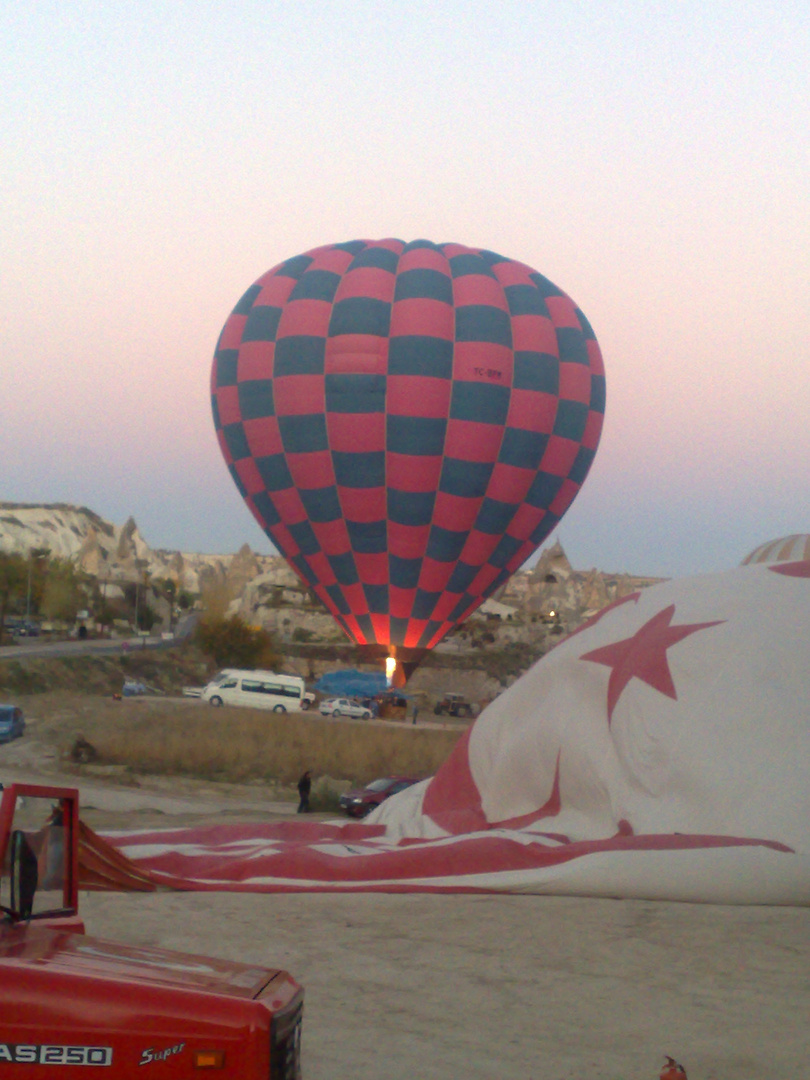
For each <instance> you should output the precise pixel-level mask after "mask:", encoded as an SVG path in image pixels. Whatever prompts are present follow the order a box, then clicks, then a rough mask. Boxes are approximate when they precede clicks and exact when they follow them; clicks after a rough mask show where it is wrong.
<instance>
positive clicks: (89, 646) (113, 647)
mask: <svg viewBox="0 0 810 1080" xmlns="http://www.w3.org/2000/svg"><path fill="white" fill-rule="evenodd" d="M172 644H174V642H173V641H171V640H170V641H164V640H163V638H159V637H146V638H140V637H131V638H87V639H85V640H84V641H44V640H42V639H41V638H23V639H22V640H20V641H19V643H18V644H16V645H3V646H2V647H0V660H6V659H9V660H21V659H22V658H23V657H55V656H94V655H95V656H98V655H102V654H105V653H112V654H113V655H115V656H118V655H120V654H121V653H122V652H127V651H134V650H135V649H159V648H167V647H168V646H170V645H172Z"/></svg>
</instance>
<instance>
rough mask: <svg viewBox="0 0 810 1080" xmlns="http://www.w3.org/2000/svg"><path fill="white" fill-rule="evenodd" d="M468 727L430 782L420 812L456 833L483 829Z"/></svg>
mask: <svg viewBox="0 0 810 1080" xmlns="http://www.w3.org/2000/svg"><path fill="white" fill-rule="evenodd" d="M471 734H472V728H469V729H468V730H467V731H465V732H464V734H463V735H462V736H461V738H460V739H459V741H458V742H457V743H456V745H455V746H454V747H453V749H452V751H451V752H450V756H449V757H448V758H447V760H446V761H445V763H444V764H443V765H442V766H441V768H440V769H439V771H438V772H437V773H436V775H435V776H434V777H433V779H432V780H431V781H430V783H429V784H428V786H427V790H426V791H425V795H424V798H423V800H422V813H423V814H425V815H426V816H427V817H429V818H430V819H431V821H433V822H435V824H436V825H438V826H439V828H441V829H446V830H447V832H449V833H453V834H456V835H457V834H458V833H462V832H472V831H475V830H478V829H485V828H486V827H487V821H486V818H485V816H484V810H483V806H482V803H481V793H480V792H479V790H478V787H477V785H476V783H475V781H474V780H473V776H472V772H471V771H470V736H471Z"/></svg>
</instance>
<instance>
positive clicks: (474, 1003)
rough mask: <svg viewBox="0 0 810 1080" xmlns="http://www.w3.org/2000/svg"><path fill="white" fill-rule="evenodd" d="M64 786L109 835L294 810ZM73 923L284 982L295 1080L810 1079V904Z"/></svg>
mask: <svg viewBox="0 0 810 1080" xmlns="http://www.w3.org/2000/svg"><path fill="white" fill-rule="evenodd" d="M21 742H22V740H21V741H20V742H19V743H18V744H17V745H18V746H20V744H21ZM15 757H17V754H15V753H13V752H12V748H11V747H3V748H0V780H3V781H5V782H9V781H11V780H14V779H19V780H22V779H30V780H33V779H35V778H36V777H37V775H41V776H42V778H43V779H47V780H50V781H51V782H53V781H54V780H55V778H56V766H55V764H52V765H51V766H50V767H43V768H41V769H40V770H33V769H32V763H31V762H30V760H29V761H28V762H26V761H25V760H24V759H20V758H18V759H17V760H13V759H14V758H15ZM64 779H65V782H67V783H70V784H71V785H73V786H76V785H77V786H79V788H80V792H81V799H82V802H83V804H84V805H85V807H86V810H85V811H84V812H83V815H82V816H83V817H84V818H85V820H87V822H88V823H89V824H91V825H92V826H93V827H94V828H97V829H102V830H103V829H104V828H121V827H138V826H141V825H154V824H166V825H176V824H180V823H192V822H203V821H212V820H222V819H223V816H224V815H227V820H239V819H244V820H268V819H269V818H275V819H277V818H278V817H280V816H286V815H287V814H289V813H290V812H291V810H292V809H294V807H293V806H291V804H290V803H288V802H283V801H282V802H279V801H277V800H276V801H274V800H273V799H271V798H269V797H264V796H263V794H262V791H261V789H256V788H245V789H239V788H235V787H230V788H221V787H219V786H216V785H212V784H210V783H209V784H203V783H197V784H195V783H194V782H191V781H186V782H184V783H182V784H179V785H178V784H177V782H174V781H173V782H171V783H169V782H167V781H163V782H159V781H157V780H155V781H151V780H149V779H148V778H143V780H142V783H141V787H139V788H137V789H134V790H133V789H124V788H120V787H116V786H115V785H114V784H113V783H111V782H110V781H109V780H105V778H104V777H103V775H102V776H98V775H96V776H95V777H90V778H87V779H84V778H77V777H75V776H73V777H65V778H64ZM91 807H92V809H91ZM81 909H82V913H83V915H84V918H85V922H86V924H87V929H88V932H89V933H92V934H95V935H97V936H101V937H109V938H115V939H118V940H123V941H127V942H131V943H136V944H149V945H159V946H164V947H168V948H173V949H179V950H183V951H187V952H199V953H208V954H211V955H215V956H220V957H225V958H231V959H239V960H244V961H247V962H250V963H263V964H267V965H269V966H276V967H283V968H286V969H287V970H288V971H290V972H291V973H292V974H293V975H294V976H295V977H296V978H297V979H298V980H299V981H300V982H301V983H303V985H304V986H305V988H306V1006H305V1024H304V1077H305V1080H333V1078H344V1080H372V1078H373V1080H381V1078H385V1080H406V1078H407V1080H414V1078H419V1080H434V1078H435V1080H439V1078H441V1080H467V1078H470V1080H475V1078H481V1080H484V1078H486V1080H512V1078H514V1080H564V1078H570V1080H586V1078H588V1080H656V1078H657V1077H658V1075H659V1070H660V1067H661V1065H662V1063H663V1056H664V1054H671V1055H673V1056H674V1057H677V1058H678V1060H680V1061H681V1062H683V1064H684V1065H685V1066H686V1069H687V1073H688V1077H689V1080H725V1078H734V1080H803V1078H805V1077H808V1076H810V1064H809V1063H808V1058H807V1055H806V1050H807V1047H808V1042H810V1040H808V1020H810V975H809V974H808V972H810V965H809V964H808V961H810V908H778V907H747V908H745V907H720V906H711V905H689V904H668V903H651V902H645V901H622V900H590V899H581V898H573V897H572V898H558V897H527V896H442V897H437V896H427V895H412V896H396V895H391V896H378V895H357V896H324V895H295V896H273V895H270V896H267V895H242V894H233V893H219V894H217V893H206V894H202V893H197V894H194V893H161V894H153V895H141V894H113V893H83V894H82V897H81Z"/></svg>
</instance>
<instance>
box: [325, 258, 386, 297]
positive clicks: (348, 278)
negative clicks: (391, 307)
mask: <svg viewBox="0 0 810 1080" xmlns="http://www.w3.org/2000/svg"><path fill="white" fill-rule="evenodd" d="M395 284H396V276H395V275H394V274H392V273H391V272H390V270H383V269H382V268H381V267H378V266H358V267H357V268H356V269H354V270H349V271H348V272H347V273H346V274H345V275H344V276H343V277H342V278H341V281H340V284H339V285H338V289H337V292H336V293H335V303H336V304H338V303H340V301H341V300H349V299H352V298H355V297H362V298H363V299H369V300H383V301H385V302H386V303H388V304H390V303H391V301H392V300H393V299H394V285H395Z"/></svg>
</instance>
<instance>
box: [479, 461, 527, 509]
mask: <svg viewBox="0 0 810 1080" xmlns="http://www.w3.org/2000/svg"><path fill="white" fill-rule="evenodd" d="M536 475H537V473H536V471H535V470H534V469H519V468H518V467H517V465H505V464H504V463H503V462H502V461H496V462H495V468H494V469H493V470H492V476H491V477H490V481H489V486H488V488H487V495H489V496H490V497H491V498H493V499H500V501H501V502H505V503H514V504H515V505H517V504H518V503H522V502H523V500H524V499H525V498H526V494H527V492H528V490H529V488H530V487H531V486H532V483H533V481H534V478H535V476H536Z"/></svg>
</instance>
